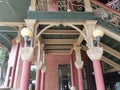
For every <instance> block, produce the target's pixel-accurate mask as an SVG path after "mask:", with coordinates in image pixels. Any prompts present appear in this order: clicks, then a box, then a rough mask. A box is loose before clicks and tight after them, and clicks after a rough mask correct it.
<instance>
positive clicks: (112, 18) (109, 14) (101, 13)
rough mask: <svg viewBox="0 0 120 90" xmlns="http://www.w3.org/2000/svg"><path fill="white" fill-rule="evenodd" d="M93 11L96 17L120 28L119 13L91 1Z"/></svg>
mask: <svg viewBox="0 0 120 90" xmlns="http://www.w3.org/2000/svg"><path fill="white" fill-rule="evenodd" d="M91 5H92V7H93V11H94V14H95V16H96V17H98V18H100V19H102V20H104V21H105V22H108V23H110V24H111V25H113V26H115V27H117V28H119V30H120V15H119V14H117V13H115V12H114V11H112V10H111V11H110V10H108V9H107V8H105V7H102V6H100V5H98V4H96V3H94V2H91Z"/></svg>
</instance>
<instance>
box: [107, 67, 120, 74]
mask: <svg viewBox="0 0 120 90" xmlns="http://www.w3.org/2000/svg"><path fill="white" fill-rule="evenodd" d="M117 71H119V70H118V69H116V68H112V69H108V70H106V71H105V73H112V72H117Z"/></svg>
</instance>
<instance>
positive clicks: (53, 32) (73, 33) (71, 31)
mask: <svg viewBox="0 0 120 90" xmlns="http://www.w3.org/2000/svg"><path fill="white" fill-rule="evenodd" d="M42 34H53V35H54V34H63V35H79V34H80V33H79V32H78V31H76V30H49V29H47V30H45V31H44V32H43V33H42Z"/></svg>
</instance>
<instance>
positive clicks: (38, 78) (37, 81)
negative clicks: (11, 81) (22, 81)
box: [35, 69, 41, 90]
mask: <svg viewBox="0 0 120 90" xmlns="http://www.w3.org/2000/svg"><path fill="white" fill-rule="evenodd" d="M40 80H41V70H40V69H37V71H36V84H35V90H40Z"/></svg>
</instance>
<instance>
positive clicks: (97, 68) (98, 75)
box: [93, 60, 105, 90]
mask: <svg viewBox="0 0 120 90" xmlns="http://www.w3.org/2000/svg"><path fill="white" fill-rule="evenodd" d="M93 68H94V74H95V81H96V87H97V90H105V84H104V78H103V73H102V68H101V63H100V60H95V61H93Z"/></svg>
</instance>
